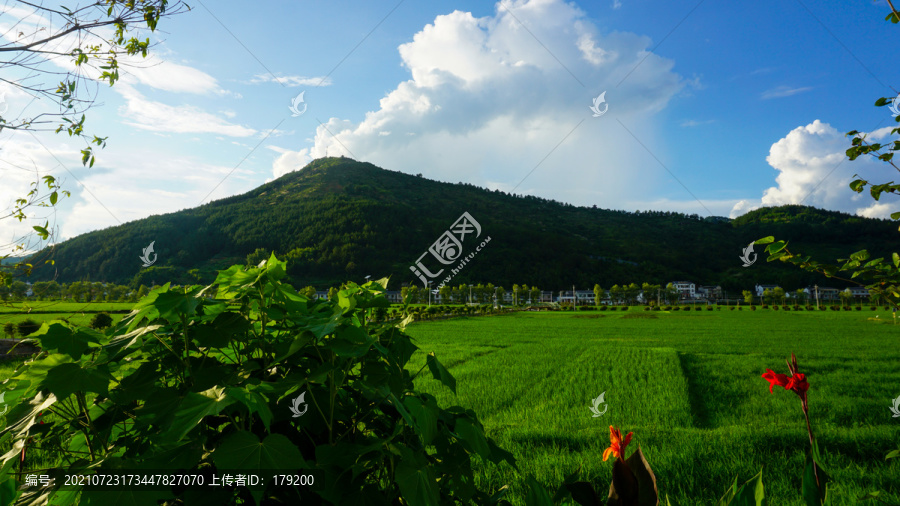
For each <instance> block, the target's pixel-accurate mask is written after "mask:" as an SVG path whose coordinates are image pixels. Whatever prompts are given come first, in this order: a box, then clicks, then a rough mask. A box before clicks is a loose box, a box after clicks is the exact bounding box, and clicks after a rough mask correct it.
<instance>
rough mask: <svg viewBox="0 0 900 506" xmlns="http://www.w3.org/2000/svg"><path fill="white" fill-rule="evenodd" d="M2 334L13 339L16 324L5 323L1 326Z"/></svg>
mask: <svg viewBox="0 0 900 506" xmlns="http://www.w3.org/2000/svg"><path fill="white" fill-rule="evenodd" d="M3 333H4V334H6V337H9V338H13V337H16V324H15V323H13V322H6V323H4V324H3Z"/></svg>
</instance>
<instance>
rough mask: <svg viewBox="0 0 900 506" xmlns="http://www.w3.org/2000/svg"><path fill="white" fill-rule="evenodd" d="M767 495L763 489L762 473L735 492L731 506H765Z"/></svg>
mask: <svg viewBox="0 0 900 506" xmlns="http://www.w3.org/2000/svg"><path fill="white" fill-rule="evenodd" d="M765 505H766V494H765V491H764V489H763V482H762V471H760V472H759V473H758V474H757V475H756V476H754V477H753V478H750V479H749V480H748V481H747V482H746V483H744V484H743V485H741V487H740V488H739V489H738V490H737V492H735V494H734V499H733V500H732V501H731V503H730V506H765Z"/></svg>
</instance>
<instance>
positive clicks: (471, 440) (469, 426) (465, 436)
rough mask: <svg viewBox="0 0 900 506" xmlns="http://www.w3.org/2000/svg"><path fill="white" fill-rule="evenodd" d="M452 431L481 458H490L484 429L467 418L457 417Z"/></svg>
mask: <svg viewBox="0 0 900 506" xmlns="http://www.w3.org/2000/svg"><path fill="white" fill-rule="evenodd" d="M453 431H454V432H456V434H458V435H459V437H460V439H462V440H463V441H464V442H466V443H467V444H468V446H469V447H470V448H471V449H472V450H473V451H474V452H475V453H477V454H478V455H480V456H481V458H483V459H485V460H489V459H490V458H491V449H490V447H489V446H488V442H487V438H485V437H484V431H483V430H481V429H480V428H479V427H477V426H476V425H475V424H473V423H472V422H471V421H469V419H467V418H457V419H456V424H455V425H454V427H453Z"/></svg>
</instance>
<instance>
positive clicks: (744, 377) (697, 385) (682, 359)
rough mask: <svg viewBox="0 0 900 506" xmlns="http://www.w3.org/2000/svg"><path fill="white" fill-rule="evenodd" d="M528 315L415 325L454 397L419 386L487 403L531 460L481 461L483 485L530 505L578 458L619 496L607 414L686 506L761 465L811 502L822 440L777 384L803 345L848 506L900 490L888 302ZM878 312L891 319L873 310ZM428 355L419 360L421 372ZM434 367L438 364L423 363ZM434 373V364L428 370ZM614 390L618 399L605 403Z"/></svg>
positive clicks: (781, 497)
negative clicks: (812, 470)
mask: <svg viewBox="0 0 900 506" xmlns="http://www.w3.org/2000/svg"><path fill="white" fill-rule="evenodd" d="M599 314H603V316H602V317H600V318H576V317H573V316H576V315H572V314H571V313H550V314H544V313H540V314H535V313H520V314H518V315H515V316H511V317H501V318H493V317H489V318H477V319H475V318H473V319H456V320H449V321H441V322H426V323H417V324H413V325H412V326H410V327H409V333H410V335H412V336H413V337H414V338H415V341H414V342H415V343H416V344H417V346H419V347H420V348H421V349H423V350H424V351H434V352H436V354H437V356H438V358H439V359H440V360H441V361H442V362H444V363H445V364H446V365H448V366H449V368H450V371H451V372H452V373H453V374H454V376H455V377H456V379H457V392H458V395H456V396H454V395H453V394H452V393H451V392H450V391H449V389H447V388H445V387H443V386H442V385H440V384H439V383H438V382H436V381H434V380H433V379H431V378H430V376H428V377H425V378H422V379H420V380H417V386H418V387H419V388H421V389H423V390H425V391H428V392H430V393H432V394H434V395H435V396H436V397H437V398H438V400H439V402H440V403H441V405H442V406H444V407H448V406H451V405H456V404H458V405H462V406H465V407H467V408H472V409H474V410H475V411H476V412H477V413H478V415H479V417H480V419H481V420H482V422H483V423H484V425H485V427H486V429H487V431H488V433H489V435H491V436H492V437H494V438H495V439H496V440H497V442H498V444H500V446H501V447H503V448H506V449H507V450H510V451H512V452H513V454H514V455H515V456H516V458H517V459H518V465H519V467H520V472H518V473H517V472H515V471H514V470H512V469H511V468H510V467H509V466H506V465H503V466H501V467H499V468H498V467H496V466H493V465H487V466H484V465H480V464H479V466H478V467H479V474H478V481H479V483H480V485H482V486H484V487H486V488H488V489H491V490H496V489H497V488H499V487H500V486H502V485H504V484H509V485H510V487H511V493H512V499H513V503H514V504H524V501H523V499H524V489H523V480H524V476H526V475H529V474H530V475H534V476H535V477H537V478H538V480H539V481H540V482H542V483H544V484H545V485H547V486H548V487H549V488H551V489H553V490H555V489H556V487H558V486H559V484H560V483H561V482H562V480H563V478H564V477H565V476H566V475H567V474H570V473H572V472H574V471H575V470H576V469H578V468H579V467H581V468H582V474H581V477H582V479H592V480H593V481H594V483H595V485H596V488H597V489H598V490H600V491H602V493H604V495H605V491H607V490H608V487H609V476H610V468H611V467H610V466H611V462H605V463H604V462H603V461H602V453H603V450H604V449H605V448H606V447H607V446H608V444H609V425H616V426H619V427H621V428H622V429H623V430H625V431H634V433H635V436H634V438H635V439H634V443H635V444H640V446H641V448H642V449H643V451H644V453H645V455H646V456H647V459H648V460H649V462H650V464H651V466H652V467H653V469H654V470H655V472H656V475H657V479H658V482H659V489H660V492H661V493H663V494H665V493H668V494H669V495H670V496H671V497H673V498H676V499H678V500H679V502H680V503H681V504H714V503H715V501H716V500H717V499H718V498H719V497H720V496H721V495H722V493H723V491H724V488H725V486H726V485H728V484H729V483H731V482H733V480H734V477H735V476H736V475H737V476H739V477H740V479H741V480H742V481H743V480H746V479H748V478H750V477H751V476H752V475H753V474H755V473H757V472H759V470H760V469H761V468H762V469H763V477H764V482H765V486H766V495H767V497H768V498H769V504H778V505H789V506H792V505H797V506H799V505H801V504H802V500H801V496H800V475H801V472H800V471H801V470H802V466H803V462H804V458H805V452H807V451H808V447H809V442H808V437H807V433H806V427H805V422H804V421H803V415H802V412H801V410H800V403H799V400H798V399H797V397H796V395H794V394H792V393H791V392H786V391H784V390H781V391H776V392H775V394H770V393H769V388H768V383H767V382H766V381H765V380H763V379H762V378H761V377H760V375H761V374H762V373H763V372H765V370H766V368H771V369H774V370H776V371H777V372H781V373H788V371H787V366H786V365H785V362H784V361H785V359H786V358H787V357H788V356H789V355H790V353H791V352H794V353H796V355H797V357H798V360H799V363H800V368H801V371H803V372H805V373H807V375H808V377H809V382H810V384H811V385H812V387H811V390H810V392H809V399H810V400H809V402H810V416H811V417H812V423H813V430H814V432H815V434H816V437H817V439H818V440H819V443H820V446H821V447H823V448H824V454H825V461H824V465H825V467H826V469H827V470H828V471H829V473H830V475H831V476H832V478H833V479H834V482H835V488H834V489H833V492H832V493H833V494H834V498H835V502H834V504H854V503H855V500H854V499H855V498H857V497H859V496H861V495H863V494H865V493H867V492H869V491H873V490H877V489H881V490H885V491H887V492H888V495H887V497H885V496H882V498H884V499H885V500H886V501H888V502H891V501H893V502H897V500H898V498H900V462H897V461H896V460H892V461H887V462H886V461H885V460H884V456H885V454H886V453H887V452H888V451H890V450H892V449H896V448H898V447H900V419H897V418H892V416H891V412H890V410H889V409H888V407H889V406H890V405H891V399H893V398H894V397H897V396H898V395H900V346H898V344H900V326H895V325H892V322H891V314H890V312H888V311H882V310H879V311H869V310H866V311H859V312H857V311H851V312H831V311H827V312H826V311H823V312H805V311H799V312H784V311H773V310H758V311H755V312H749V311H740V312H738V311H729V310H727V309H723V310H722V311H711V312H708V311H696V312H695V311H691V312H673V313H663V312H654V313H652V314H653V315H655V316H658V318H655V319H654V318H647V317H635V316H633V314H642V315H643V314H650V313H644V312H643V311H641V313H633V312H628V313H610V312H605V313H599ZM876 315H879V316H880V319H882V320H883V319H887V320H888V322H891V323H887V324H883V323H881V322H878V321H870V320H868V318H874V317H875V316H876ZM423 363H424V353H419V354H416V355H415V356H414V359H413V363H412V364H411V366H410V369H411V370H418V368H419V367H421V365H422V364H423ZM423 376H424V375H423ZM421 377H422V376H420V378H421ZM604 391H605V392H606V394H605V400H606V403H607V405H608V406H609V407H608V411H607V412H606V413H605V414H604V415H603V416H601V417H599V418H594V417H592V415H591V412H590V410H589V407H590V405H591V400H592V399H593V398H595V397H596V396H598V395H599V394H600V393H601V392H604Z"/></svg>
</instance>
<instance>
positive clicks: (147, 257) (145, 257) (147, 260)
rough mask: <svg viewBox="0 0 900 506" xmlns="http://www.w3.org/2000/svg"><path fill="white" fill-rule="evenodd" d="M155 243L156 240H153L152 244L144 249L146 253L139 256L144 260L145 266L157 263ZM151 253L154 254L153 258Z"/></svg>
mask: <svg viewBox="0 0 900 506" xmlns="http://www.w3.org/2000/svg"><path fill="white" fill-rule="evenodd" d="M155 243H156V241H153V242H151V243H150V246H147V247H146V248H144V249H143V253H144V254H143V255H141V256H139V257H138V258H140V259H141V261H142V262H144V265H143V266H144V267H150V266H151V265H153V264H155V263H156V257H157V255H156V253H154V252H153V245H154V244H155ZM150 255H153V260H150Z"/></svg>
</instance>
